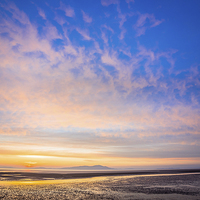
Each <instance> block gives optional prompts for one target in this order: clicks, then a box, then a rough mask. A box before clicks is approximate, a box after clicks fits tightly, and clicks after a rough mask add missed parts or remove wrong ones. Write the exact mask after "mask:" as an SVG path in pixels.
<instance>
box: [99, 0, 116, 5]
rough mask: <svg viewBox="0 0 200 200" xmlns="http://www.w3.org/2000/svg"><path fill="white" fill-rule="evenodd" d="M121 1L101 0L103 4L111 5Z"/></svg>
mask: <svg viewBox="0 0 200 200" xmlns="http://www.w3.org/2000/svg"><path fill="white" fill-rule="evenodd" d="M118 3H119V1H118V0H101V4H102V5H103V6H109V5H111V4H118Z"/></svg>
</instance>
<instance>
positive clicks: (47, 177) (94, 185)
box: [0, 170, 200, 200]
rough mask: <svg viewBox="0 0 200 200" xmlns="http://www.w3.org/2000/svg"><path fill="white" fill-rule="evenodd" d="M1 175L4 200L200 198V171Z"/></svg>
mask: <svg viewBox="0 0 200 200" xmlns="http://www.w3.org/2000/svg"><path fill="white" fill-rule="evenodd" d="M170 172H171V173H170ZM0 174H1V181H0V199H70V200H71V199H127V200H128V199H141V200H142V199H153V200H156V199H174V200H175V199H181V200H182V199H183V200H184V199H185V200H186V199H192V200H193V199H196V200H197V199H200V172H199V170H184V171H183V170H176V171H175V170H159V171H157V170H152V171H136V172H133V171H132V172H130V171H129V172H103V173H102V172H99V173H97V172H95V173H94V172H93V173H89V172H87V173H86V172H84V173H81V172H78V173H74V172H73V173H72V172H71V173H67V174H65V173H63V174H60V173H31V172H19V173H17V172H1V173H0Z"/></svg>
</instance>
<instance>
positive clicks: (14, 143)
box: [0, 0, 200, 168]
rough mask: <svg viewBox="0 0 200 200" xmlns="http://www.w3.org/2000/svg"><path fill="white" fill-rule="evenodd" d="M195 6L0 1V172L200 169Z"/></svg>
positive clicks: (108, 0)
mask: <svg viewBox="0 0 200 200" xmlns="http://www.w3.org/2000/svg"><path fill="white" fill-rule="evenodd" d="M199 8H200V1H199V0H190V1H187V0H184V1H183V0H176V1H174V0H162V1H160V0H152V1H149V0H95V1H94V0H87V1H84V0H61V1H57V0H26V1H21V0H14V1H10V0H1V2H0V166H1V167H3V166H11V167H55V168H59V167H71V166H79V165H89V166H91V165H106V166H108V167H116V168H117V167H124V168H142V167H143V168H144V167H146V168H152V167H154V168H156V167H174V166H176V167H177V166H178V167H184V166H185V167H200V56H199V55H200V39H199V36H200V20H199V19H200V12H199Z"/></svg>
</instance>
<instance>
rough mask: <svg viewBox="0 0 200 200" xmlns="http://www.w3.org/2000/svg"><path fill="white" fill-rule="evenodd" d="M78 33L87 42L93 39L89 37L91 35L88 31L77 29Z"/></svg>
mask: <svg viewBox="0 0 200 200" xmlns="http://www.w3.org/2000/svg"><path fill="white" fill-rule="evenodd" d="M76 31H77V32H78V33H80V34H81V35H82V36H83V38H84V39H85V40H91V37H90V36H89V33H88V31H87V30H81V29H80V28H76Z"/></svg>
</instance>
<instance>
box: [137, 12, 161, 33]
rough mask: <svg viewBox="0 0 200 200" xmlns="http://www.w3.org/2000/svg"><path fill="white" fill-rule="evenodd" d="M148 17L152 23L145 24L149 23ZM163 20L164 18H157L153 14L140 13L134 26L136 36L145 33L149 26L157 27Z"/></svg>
mask: <svg viewBox="0 0 200 200" xmlns="http://www.w3.org/2000/svg"><path fill="white" fill-rule="evenodd" d="M147 19H149V22H150V24H151V25H145V24H147ZM163 21H164V20H157V19H156V18H155V16H154V15H153V14H139V18H138V20H137V22H136V24H135V25H134V26H133V27H134V29H135V30H136V32H137V33H136V36H137V37H139V36H141V35H144V34H145V32H146V30H147V29H148V28H153V27H156V26H158V25H160V24H161V23H162V22H163Z"/></svg>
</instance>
